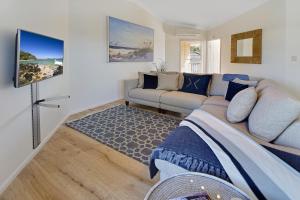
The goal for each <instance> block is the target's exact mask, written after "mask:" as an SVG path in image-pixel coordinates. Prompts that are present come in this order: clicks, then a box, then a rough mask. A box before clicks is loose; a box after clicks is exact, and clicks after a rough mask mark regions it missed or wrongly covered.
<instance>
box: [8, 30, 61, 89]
mask: <svg viewBox="0 0 300 200" xmlns="http://www.w3.org/2000/svg"><path fill="white" fill-rule="evenodd" d="M63 59H64V41H63V40H59V39H55V38H52V37H48V36H44V35H40V34H37V33H32V32H29V31H24V30H20V29H19V30H18V33H17V42H16V70H15V77H14V80H15V87H17V88H18V87H22V86H25V85H28V84H32V83H36V82H39V81H42V80H45V79H48V78H52V77H54V76H58V75H61V74H62V73H63Z"/></svg>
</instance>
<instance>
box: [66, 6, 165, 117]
mask: <svg viewBox="0 0 300 200" xmlns="http://www.w3.org/2000/svg"><path fill="white" fill-rule="evenodd" d="M107 16H113V17H117V18H120V19H123V20H127V21H130V22H133V23H137V24H140V25H144V26H147V27H151V28H153V29H155V38H154V46H155V47H154V48H155V49H154V54H155V55H154V56H155V60H156V59H157V58H162V59H164V58H165V34H164V31H163V26H162V23H161V22H160V21H159V20H157V19H156V18H154V17H153V16H151V15H150V14H148V13H147V12H145V10H143V9H142V8H140V7H138V6H137V5H135V4H133V3H130V2H127V1H124V0H88V1H87V0H72V1H70V25H69V28H70V35H69V36H70V44H71V45H70V49H71V52H70V68H71V95H72V97H73V98H72V100H71V101H72V112H73V111H78V110H83V109H87V108H90V107H94V106H97V105H101V104H103V103H106V102H110V101H114V100H117V99H120V98H122V97H123V81H124V80H125V79H130V78H137V72H138V71H149V70H151V69H153V65H152V63H107V24H106V17H107Z"/></svg>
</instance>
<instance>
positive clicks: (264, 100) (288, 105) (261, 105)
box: [249, 87, 300, 142]
mask: <svg viewBox="0 0 300 200" xmlns="http://www.w3.org/2000/svg"><path fill="white" fill-rule="evenodd" d="M299 114H300V102H298V101H296V100H294V99H293V98H291V97H289V96H288V95H287V94H285V93H284V92H281V91H280V90H277V89H276V88H273V87H268V88H265V89H264V90H263V92H262V93H261V96H260V98H259V100H258V102H257V103H256V106H255V107H254V109H253V111H252V112H251V114H250V117H249V130H250V133H251V134H253V135H255V136H256V137H258V138H261V139H263V140H265V141H267V142H270V141H272V140H274V139H275V138H277V137H278V136H279V135H280V134H281V133H282V132H283V131H284V130H285V129H286V128H287V127H288V126H289V125H290V124H291V123H292V122H293V121H294V120H296V119H297V118H298V116H299Z"/></svg>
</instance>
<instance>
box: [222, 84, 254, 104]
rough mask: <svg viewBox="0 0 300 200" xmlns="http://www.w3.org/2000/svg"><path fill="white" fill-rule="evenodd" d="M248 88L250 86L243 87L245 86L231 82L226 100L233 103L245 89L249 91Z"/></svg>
mask: <svg viewBox="0 0 300 200" xmlns="http://www.w3.org/2000/svg"><path fill="white" fill-rule="evenodd" d="M248 87H249V86H248V85H243V84H239V83H235V82H232V81H229V85H228V89H227V93H226V97H225V99H226V100H227V101H231V100H232V99H233V97H234V96H235V95H236V94H237V93H239V92H240V91H242V90H244V89H247V88H248Z"/></svg>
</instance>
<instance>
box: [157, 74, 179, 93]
mask: <svg viewBox="0 0 300 200" xmlns="http://www.w3.org/2000/svg"><path fill="white" fill-rule="evenodd" d="M178 77H179V74H178V73H173V74H166V73H158V86H157V88H156V89H158V90H168V91H172V90H178Z"/></svg>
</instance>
